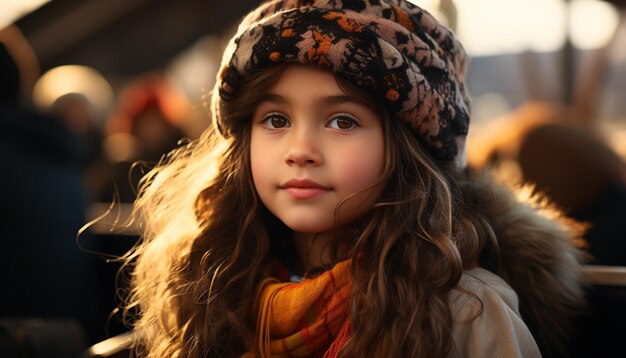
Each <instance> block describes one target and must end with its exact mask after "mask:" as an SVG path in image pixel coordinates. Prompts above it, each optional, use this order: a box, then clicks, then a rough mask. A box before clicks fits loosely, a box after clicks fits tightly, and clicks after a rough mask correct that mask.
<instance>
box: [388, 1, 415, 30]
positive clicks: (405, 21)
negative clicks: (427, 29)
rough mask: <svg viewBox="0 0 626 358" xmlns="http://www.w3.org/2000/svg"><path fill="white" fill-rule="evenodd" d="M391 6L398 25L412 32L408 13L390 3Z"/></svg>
mask: <svg viewBox="0 0 626 358" xmlns="http://www.w3.org/2000/svg"><path fill="white" fill-rule="evenodd" d="M391 7H392V8H393V11H394V12H395V13H396V18H397V20H398V22H399V23H400V25H402V26H403V27H405V28H406V29H407V30H409V31H411V32H413V23H412V22H411V19H410V18H409V15H407V14H406V13H405V12H404V11H402V9H401V8H400V7H398V6H396V5H393V4H391Z"/></svg>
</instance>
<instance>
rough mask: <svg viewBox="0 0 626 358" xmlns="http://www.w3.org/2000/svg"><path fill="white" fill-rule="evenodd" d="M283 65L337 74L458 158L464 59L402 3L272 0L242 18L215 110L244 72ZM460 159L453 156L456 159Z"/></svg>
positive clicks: (465, 106) (465, 99) (432, 148)
mask: <svg viewBox="0 0 626 358" xmlns="http://www.w3.org/2000/svg"><path fill="white" fill-rule="evenodd" d="M285 63H300V64H306V65H313V66H318V67H321V68H325V69H328V70H330V71H332V72H334V73H337V74H341V75H343V76H344V77H346V78H347V79H348V80H350V81H351V82H353V83H355V84H356V85H357V86H359V87H361V88H363V89H365V90H366V91H368V92H369V93H372V94H374V96H375V97H377V98H380V99H381V100H382V101H383V103H385V104H386V107H387V108H388V110H389V111H390V112H391V113H393V114H395V115H396V116H397V117H398V118H400V119H402V120H404V121H405V122H407V123H409V124H410V125H411V127H412V128H413V129H414V132H415V133H416V136H417V137H418V139H419V140H420V141H421V142H422V143H423V144H424V145H425V146H426V148H427V149H428V150H429V152H430V153H431V155H432V156H433V157H434V158H436V159H438V160H443V161H449V160H454V159H456V160H457V161H461V162H463V161H464V160H463V158H462V157H463V154H464V143H465V136H466V135H467V130H468V125H469V112H470V100H469V96H468V93H467V90H466V88H465V84H464V81H465V70H466V56H465V51H464V49H463V46H462V45H461V44H460V43H459V42H458V40H457V39H456V38H455V37H454V35H453V34H452V32H451V31H450V30H449V29H448V28H446V27H445V26H443V25H442V24H440V23H439V22H438V21H437V20H436V19H435V18H434V17H433V16H432V15H430V14H429V13H428V12H426V11H425V10H423V9H421V8H419V7H417V6H415V5H413V4H411V3H408V2H407V1H405V0H273V1H269V2H266V3H264V4H263V5H261V6H260V7H258V8H257V9H256V10H254V11H252V12H251V13H250V14H248V16H246V17H245V18H244V20H243V22H242V23H241V25H240V26H239V30H238V32H237V35H235V37H234V38H233V39H232V40H231V43H230V44H229V46H228V47H227V48H226V51H225V52H224V57H223V59H222V66H221V69H220V71H219V73H218V78H217V82H216V85H215V89H214V91H213V95H214V96H218V97H217V98H214V100H213V103H214V108H213V110H214V113H215V120H216V121H217V123H216V124H217V127H218V130H219V131H220V132H221V133H222V135H224V136H225V137H228V136H229V130H228V127H229V123H228V122H227V119H225V118H224V116H223V115H222V114H223V113H222V112H221V111H220V110H221V109H222V107H223V105H224V104H225V102H229V101H232V100H233V99H234V98H235V96H236V94H237V93H238V91H239V90H240V89H241V87H242V85H243V84H244V83H245V81H246V79H247V78H248V76H250V75H251V74H252V73H255V72H257V71H258V70H262V69H264V68H268V67H270V66H275V65H278V64H285ZM459 158H461V159H459Z"/></svg>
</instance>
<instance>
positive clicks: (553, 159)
mask: <svg viewBox="0 0 626 358" xmlns="http://www.w3.org/2000/svg"><path fill="white" fill-rule="evenodd" d="M580 119H581V118H579V117H578V115H577V113H576V112H575V111H573V110H572V109H571V108H569V107H567V106H564V105H561V104H552V103H539V102H529V103H526V104H524V105H522V106H520V107H519V108H517V109H516V110H515V111H513V112H511V113H510V114H508V115H507V116H505V117H503V118H501V119H498V121H499V120H502V121H500V122H498V123H494V125H493V127H492V128H491V129H490V130H488V131H485V132H484V133H483V136H478V137H477V138H474V140H475V142H477V143H478V147H476V149H477V150H476V152H475V153H473V155H474V157H473V162H474V166H475V167H476V169H478V170H481V169H485V168H487V167H490V168H492V169H493V170H494V171H495V172H497V173H498V177H499V178H500V179H501V180H505V181H510V182H514V183H517V184H520V185H529V187H530V188H531V190H532V192H533V194H534V195H538V196H539V197H543V198H545V200H548V201H550V203H551V205H554V206H556V207H558V208H559V209H560V210H562V211H563V212H564V214H565V215H567V216H568V217H569V218H572V219H575V220H577V221H578V222H581V223H583V225H585V226H586V229H585V231H584V233H583V236H582V238H583V239H584V241H585V242H584V247H585V251H586V253H588V254H589V256H588V259H587V263H589V264H594V265H603V266H605V265H606V266H626V220H624V218H626V182H625V181H624V177H625V176H624V173H625V172H626V168H625V164H624V162H623V160H622V159H621V158H620V157H619V156H618V155H617V154H616V153H615V152H614V151H613V149H612V148H611V147H609V146H608V145H607V143H606V142H605V141H604V140H603V138H602V137H601V136H600V135H599V134H598V133H596V132H595V131H594V129H593V127H590V126H589V125H583V123H586V121H582V120H580ZM585 295H586V297H587V299H588V301H589V303H590V306H589V309H588V310H585V311H583V312H581V313H582V315H581V317H579V320H578V321H577V323H576V331H577V332H576V337H577V339H576V340H574V345H573V349H572V351H571V352H572V354H571V357H581V358H583V357H606V356H613V355H614V354H615V352H620V351H621V352H623V351H626V343H625V341H624V339H623V325H624V322H625V321H626V289H625V288H624V287H619V286H611V285H589V286H588V287H586V288H585Z"/></svg>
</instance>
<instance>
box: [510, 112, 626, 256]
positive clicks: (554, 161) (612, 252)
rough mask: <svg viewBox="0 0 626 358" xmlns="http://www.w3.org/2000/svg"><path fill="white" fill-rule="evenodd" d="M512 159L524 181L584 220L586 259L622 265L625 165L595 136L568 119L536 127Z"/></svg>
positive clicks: (625, 239) (625, 230)
mask: <svg viewBox="0 0 626 358" xmlns="http://www.w3.org/2000/svg"><path fill="white" fill-rule="evenodd" d="M517 161H518V163H519V167H520V171H521V175H522V178H523V179H522V180H523V181H524V182H528V183H532V184H533V185H534V186H535V190H536V191H538V192H542V193H544V194H546V195H547V196H548V197H549V198H550V199H551V200H552V201H553V202H554V203H555V204H556V205H558V206H559V207H560V208H561V209H562V210H563V211H564V212H565V213H566V214H567V215H568V216H570V217H572V218H574V219H576V220H578V221H581V222H586V223H589V229H588V230H587V232H586V233H585V236H584V237H585V240H586V241H587V247H588V251H589V253H590V254H591V255H592V257H593V259H592V260H591V261H590V263H591V264H598V265H616V266H626V220H624V218H626V183H625V182H624V181H623V173H624V170H625V164H624V162H623V161H622V160H621V158H620V157H619V156H618V155H617V154H616V153H615V152H614V151H613V150H612V149H611V148H610V147H609V146H608V145H607V144H606V143H605V142H604V141H603V140H602V139H601V138H600V137H598V136H597V135H594V134H592V133H590V132H589V129H588V128H583V127H580V126H575V125H572V124H566V123H561V124H558V123H548V124H544V125H540V126H536V127H534V128H532V129H531V130H529V131H528V132H527V133H526V135H525V136H524V137H523V138H522V140H521V143H520V148H519V151H518V154H517Z"/></svg>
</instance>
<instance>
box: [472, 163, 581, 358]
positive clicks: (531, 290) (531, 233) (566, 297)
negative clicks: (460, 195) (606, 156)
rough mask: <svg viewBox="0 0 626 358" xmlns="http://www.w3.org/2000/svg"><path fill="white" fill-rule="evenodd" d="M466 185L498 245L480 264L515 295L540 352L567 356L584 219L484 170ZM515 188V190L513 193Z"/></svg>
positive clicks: (576, 309)
mask: <svg viewBox="0 0 626 358" xmlns="http://www.w3.org/2000/svg"><path fill="white" fill-rule="evenodd" d="M468 185H469V186H470V187H469V188H465V189H466V190H465V192H466V193H467V195H469V197H468V198H467V199H469V202H471V203H472V204H474V210H476V211H478V212H479V213H481V214H482V215H484V217H486V218H487V219H488V220H489V222H490V224H491V227H492V229H493V230H494V234H495V236H496V239H497V242H498V246H499V248H496V249H495V250H499V254H497V251H492V250H486V252H496V254H495V255H493V254H492V255H488V257H487V255H484V256H483V258H481V261H480V265H481V266H482V267H484V268H486V269H489V270H490V271H492V272H494V273H495V274H497V275H498V276H500V277H502V278H503V279H504V280H505V281H506V282H507V283H508V284H509V285H511V287H512V288H513V289H514V290H515V292H516V293H517V295H518V296H519V302H520V313H521V315H522V318H523V319H524V321H525V322H526V324H527V325H528V328H529V329H530V331H531V332H532V334H533V336H534V337H535V340H536V341H537V344H538V345H539V348H540V349H541V351H542V354H543V355H544V356H548V357H554V356H567V355H568V354H567V351H568V346H570V347H571V344H569V343H570V342H569V339H570V337H571V334H572V333H573V328H574V320H575V318H576V317H577V316H579V315H580V314H581V313H583V312H584V311H583V310H584V309H585V308H586V302H585V292H584V291H585V284H584V281H583V271H582V264H583V262H584V260H586V259H587V257H586V256H585V254H584V251H583V250H581V249H582V248H583V247H584V245H583V242H584V241H583V239H582V238H581V236H582V234H583V233H584V230H585V227H584V225H582V224H580V223H577V222H575V221H573V220H571V219H567V218H566V217H565V216H563V215H562V214H561V213H560V212H559V211H558V210H556V209H555V208H553V207H551V206H550V204H549V203H548V202H547V201H546V200H545V199H541V198H538V197H534V198H533V197H529V200H522V199H520V198H519V196H520V195H519V194H522V193H523V192H524V191H527V192H531V190H529V188H516V189H513V190H512V188H509V187H508V186H505V185H503V184H500V183H497V182H496V181H495V180H493V179H492V178H490V176H489V175H487V174H480V175H477V177H476V178H475V180H472V181H470V184H468ZM516 193H517V194H518V196H517V197H516Z"/></svg>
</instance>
